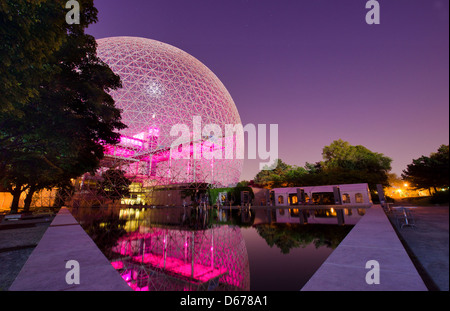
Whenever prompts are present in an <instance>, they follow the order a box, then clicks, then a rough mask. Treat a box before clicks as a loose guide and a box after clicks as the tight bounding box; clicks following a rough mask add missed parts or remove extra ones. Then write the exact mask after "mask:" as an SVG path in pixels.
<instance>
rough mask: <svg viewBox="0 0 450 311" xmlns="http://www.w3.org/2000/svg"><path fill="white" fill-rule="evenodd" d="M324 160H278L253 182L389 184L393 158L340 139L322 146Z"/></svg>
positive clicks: (273, 184) (271, 184)
mask: <svg viewBox="0 0 450 311" xmlns="http://www.w3.org/2000/svg"><path fill="white" fill-rule="evenodd" d="M322 155H323V161H322V162H317V163H314V164H312V163H306V164H305V166H304V167H298V166H291V165H288V164H285V163H284V162H283V161H282V160H278V166H277V168H276V169H275V170H271V171H261V172H259V173H258V174H257V175H256V177H255V179H254V182H255V183H256V184H258V185H260V186H262V187H264V188H276V187H286V186H288V187H302V186H318V185H333V184H352V183H368V184H369V187H370V188H371V189H376V185H377V184H383V185H388V173H389V171H390V170H391V162H392V159H390V158H388V157H386V156H384V155H383V154H381V153H376V152H372V151H370V150H369V149H367V148H366V147H364V146H352V145H350V144H349V143H348V142H345V141H343V140H341V139H339V140H337V141H334V142H333V143H331V144H330V145H329V146H325V147H324V148H323V153H322Z"/></svg>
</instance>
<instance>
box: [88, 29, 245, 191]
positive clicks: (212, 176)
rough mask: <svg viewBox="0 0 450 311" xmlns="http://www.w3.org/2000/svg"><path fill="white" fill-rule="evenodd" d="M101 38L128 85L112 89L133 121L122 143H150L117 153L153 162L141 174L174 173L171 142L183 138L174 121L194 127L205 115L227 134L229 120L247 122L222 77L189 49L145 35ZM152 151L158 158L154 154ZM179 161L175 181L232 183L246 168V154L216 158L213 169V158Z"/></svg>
mask: <svg viewBox="0 0 450 311" xmlns="http://www.w3.org/2000/svg"><path fill="white" fill-rule="evenodd" d="M97 42H98V55H99V57H100V58H101V59H102V60H103V61H104V62H105V63H107V64H108V65H109V67H110V68H111V69H112V70H113V71H114V72H115V73H116V74H118V75H119V76H120V77H121V80H122V85H123V88H121V89H119V90H115V91H111V95H112V97H113V98H114V100H115V101H116V105H117V107H118V108H120V109H122V110H123V112H122V121H123V122H124V123H125V124H126V125H127V126H128V128H127V129H124V130H123V131H122V132H121V134H123V136H124V138H123V139H122V143H123V144H128V145H129V146H130V145H132V146H133V147H136V146H138V147H139V148H141V147H143V146H144V147H143V148H144V149H145V150H146V152H143V151H142V150H141V152H140V153H139V155H136V150H130V149H129V150H127V151H122V152H121V153H117V154H115V155H117V156H122V157H124V156H125V157H132V158H133V160H139V161H140V162H144V165H143V164H142V163H141V165H140V166H138V167H137V169H136V170H135V171H137V170H139V169H142V167H145V163H146V162H147V163H148V167H147V171H146V172H145V170H144V172H140V174H141V175H147V178H148V177H151V178H153V179H157V177H158V176H157V175H161V176H164V178H167V177H168V175H169V174H168V173H167V168H166V167H165V166H164V163H166V162H169V161H168V154H167V147H169V146H171V144H172V143H173V141H174V139H175V138H178V137H179V136H177V137H173V136H171V135H170V130H171V128H172V126H173V125H175V124H185V125H187V126H188V127H189V128H190V129H191V130H192V129H193V117H194V116H200V117H201V121H202V126H204V125H206V124H216V125H219V126H220V127H221V129H222V131H223V134H225V130H224V126H225V124H233V125H235V124H241V119H240V117H239V113H238V111H237V109H236V106H235V104H234V102H233V99H232V98H231V96H230V94H229V93H228V91H227V90H226V88H225V86H224V85H223V84H222V82H221V81H220V80H219V79H218V78H217V77H216V75H215V74H214V73H213V72H212V71H211V70H209V69H208V68H207V67H206V66H205V65H203V64H202V63H201V62H200V61H198V60H197V59H195V58H194V57H192V56H191V55H189V54H187V53H186V52H184V51H182V50H180V49H178V48H175V47H173V46H171V45H168V44H165V43H161V42H158V41H154V40H150V39H144V38H135V37H112V38H106V39H100V40H98V41H97ZM234 148H235V147H234ZM112 152H113V151H111V153H112ZM114 152H117V150H115V151H114ZM149 154H151V155H152V157H153V159H151V160H149V159H148V155H149ZM145 155H147V158H146V157H145ZM149 161H153V162H149ZM177 161H178V162H179V163H178V168H179V170H178V171H177V169H176V167H175V166H176V165H177V164H176V163H173V160H172V163H171V167H170V169H171V172H170V177H171V178H172V179H174V180H171V181H170V182H171V183H173V182H178V183H180V182H181V183H183V182H192V181H200V182H208V183H212V184H213V183H216V184H220V185H225V186H227V185H229V184H235V183H237V182H238V181H239V178H240V174H241V170H242V160H240V159H232V160H230V159H220V160H218V159H215V161H214V171H213V172H212V169H211V167H212V164H211V161H202V160H198V161H197V163H195V164H192V163H190V162H186V161H185V162H182V161H181V160H177ZM149 167H151V168H149ZM155 167H156V169H155ZM157 170H159V172H157ZM194 170H196V171H195V172H194ZM199 178H202V179H203V180H198V179H199ZM166 182H167V181H166Z"/></svg>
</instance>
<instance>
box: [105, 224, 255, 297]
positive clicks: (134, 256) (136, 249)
mask: <svg viewBox="0 0 450 311" xmlns="http://www.w3.org/2000/svg"><path fill="white" fill-rule="evenodd" d="M165 235H167V236H166V237H165ZM164 240H166V242H164ZM213 243H214V244H213ZM144 245H145V253H144V260H142V250H143V248H142V247H143V246H144ZM150 245H151V247H150ZM113 251H114V252H115V253H117V254H122V255H124V256H125V257H129V256H130V257H131V260H132V261H133V262H134V264H139V263H140V264H143V265H145V266H146V267H147V269H148V268H150V269H151V270H153V269H156V270H157V271H159V270H161V271H165V273H166V274H167V275H169V276H171V277H172V278H178V279H182V280H184V282H189V283H192V284H193V285H195V286H197V285H199V284H202V283H204V282H206V281H205V280H213V279H216V278H219V281H220V283H221V284H228V285H231V286H237V287H238V289H243V290H248V289H249V279H248V278H249V274H248V272H249V270H248V257H247V251H246V248H245V242H244V240H243V238H242V235H241V234H240V230H235V229H232V228H228V227H220V228H215V229H213V230H207V231H205V232H185V231H177V230H167V229H160V228H153V229H151V231H150V232H145V233H144V232H133V233H130V234H128V235H127V237H125V238H122V239H120V240H119V241H118V244H117V245H116V246H115V247H114V249H113ZM150 252H151V253H150ZM164 256H165V257H166V261H165V265H164ZM192 256H194V257H192ZM192 265H194V278H191V277H192ZM155 282H156V284H159V282H160V281H159V280H156V281H155ZM138 284H139V285H141V286H142V285H144V284H141V283H138ZM145 285H147V284H145ZM151 286H154V285H151ZM187 287H188V288H190V289H192V287H189V286H187ZM182 289H183V287H181V288H179V290H182Z"/></svg>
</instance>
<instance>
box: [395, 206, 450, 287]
mask: <svg viewBox="0 0 450 311" xmlns="http://www.w3.org/2000/svg"><path fill="white" fill-rule="evenodd" d="M407 207H409V208H410V209H411V212H412V215H413V217H414V220H415V227H404V228H401V227H400V228H397V232H398V234H399V236H400V238H401V239H402V241H403V244H404V245H405V247H406V249H407V250H408V253H409V254H410V256H411V257H412V259H413V261H414V263H415V264H416V267H418V270H419V272H420V274H421V275H422V278H423V279H424V281H425V284H426V285H427V286H428V288H429V289H430V290H440V291H448V290H449V207H448V206H407ZM389 218H390V219H391V222H392V224H394V226H396V227H397V224H396V221H395V217H394V215H391V214H389Z"/></svg>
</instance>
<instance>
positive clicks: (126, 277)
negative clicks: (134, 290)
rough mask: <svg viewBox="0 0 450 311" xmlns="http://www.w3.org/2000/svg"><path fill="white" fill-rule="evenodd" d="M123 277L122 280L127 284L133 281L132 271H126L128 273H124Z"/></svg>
mask: <svg viewBox="0 0 450 311" xmlns="http://www.w3.org/2000/svg"><path fill="white" fill-rule="evenodd" d="M121 276H122V279H124V280H125V282H129V281H131V271H126V272H124V273H122V274H121Z"/></svg>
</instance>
